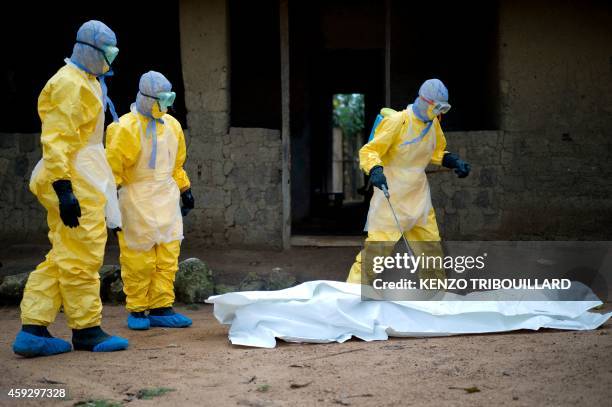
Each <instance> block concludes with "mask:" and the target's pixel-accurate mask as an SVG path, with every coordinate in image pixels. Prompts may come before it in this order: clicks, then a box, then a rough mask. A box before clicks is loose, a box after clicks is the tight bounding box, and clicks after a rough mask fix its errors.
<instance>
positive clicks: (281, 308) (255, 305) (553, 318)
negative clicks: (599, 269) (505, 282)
mask: <svg viewBox="0 0 612 407" xmlns="http://www.w3.org/2000/svg"><path fill="white" fill-rule="evenodd" d="M531 295H533V294H531ZM453 296H456V294H451V293H446V294H445V295H444V297H442V299H441V300H440V301H363V300H362V297H361V286H360V285H358V284H348V283H342V282H337V281H310V282H307V283H303V284H300V285H298V286H295V287H291V288H287V289H285V290H279V291H245V292H234V293H228V294H223V295H217V296H212V297H210V298H209V299H208V300H207V302H209V303H212V304H214V314H215V317H216V318H217V320H219V322H221V323H222V324H227V325H231V328H230V331H229V339H230V341H231V342H232V343H233V344H234V345H244V346H256V347H264V348H273V347H275V346H276V338H279V339H282V340H284V341H288V342H312V343H327V342H344V341H346V340H348V339H350V338H351V337H352V336H355V337H357V338H360V339H363V340H365V341H373V340H386V339H388V337H389V336H404V337H405V336H411V337H421V336H447V335H456V334H473V333H484V332H503V331H513V330H518V329H532V330H537V329H540V328H554V329H571V330H588V329H595V328H597V327H599V326H600V325H602V324H603V323H604V322H606V321H607V320H608V319H609V318H610V317H611V316H612V312H611V313H608V314H597V313H592V312H588V310H589V309H591V308H593V307H596V306H598V305H600V304H601V302H600V301H599V300H596V299H593V300H589V301H497V300H494V299H495V298H499V293H495V292H491V291H489V292H475V293H471V294H468V296H471V297H470V300H469V301H465V300H464V301H456V300H455V301H452V299H453ZM505 298H507V297H505ZM529 298H531V299H533V298H534V297H533V296H531V297H529ZM454 299H456V298H454Z"/></svg>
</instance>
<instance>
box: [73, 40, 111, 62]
mask: <svg viewBox="0 0 612 407" xmlns="http://www.w3.org/2000/svg"><path fill="white" fill-rule="evenodd" d="M77 43H78V44H83V45H87V46H88V47H92V48H93V49H95V50H97V51H99V52H100V53H101V54H102V55H103V56H104V60H105V61H106V64H107V65H108V67H109V68H110V66H111V65H112V63H113V61H114V60H115V58H117V54H119V48H117V47H115V46H113V45H104V46H103V47H102V48H100V47H96V46H95V45H93V44H90V43H88V42H84V41H78V40H77Z"/></svg>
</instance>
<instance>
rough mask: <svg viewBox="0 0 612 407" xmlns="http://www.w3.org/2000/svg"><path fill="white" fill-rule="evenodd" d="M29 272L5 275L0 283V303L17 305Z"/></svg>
mask: <svg viewBox="0 0 612 407" xmlns="http://www.w3.org/2000/svg"><path fill="white" fill-rule="evenodd" d="M29 275H30V272H29V271H28V272H25V273H20V274H14V275H12V276H5V277H4V279H3V281H2V284H0V305H18V304H19V303H20V302H21V297H22V296H23V289H24V288H25V285H26V282H27V281H28V276H29Z"/></svg>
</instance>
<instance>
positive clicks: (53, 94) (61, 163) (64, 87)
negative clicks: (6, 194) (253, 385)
mask: <svg viewBox="0 0 612 407" xmlns="http://www.w3.org/2000/svg"><path fill="white" fill-rule="evenodd" d="M38 113H39V115H40V119H41V121H42V133H41V142H42V146H43V159H42V160H41V161H40V162H39V163H38V164H37V165H36V167H35V168H34V171H33V173H32V178H31V180H30V190H31V191H32V192H33V193H34V195H36V197H37V198H38V200H39V201H40V203H41V204H42V205H43V206H44V207H45V209H46V210H47V223H48V225H49V234H48V236H49V241H50V242H51V244H52V246H53V247H52V249H51V251H50V252H49V253H48V254H47V256H46V259H45V261H44V262H42V263H41V264H39V265H38V267H36V270H35V271H33V272H32V273H31V274H30V276H29V278H28V282H27V284H26V287H25V291H24V295H23V300H22V302H21V319H22V323H23V324H24V325H43V326H47V325H49V324H50V323H52V322H53V321H54V319H55V316H56V314H57V312H58V310H59V308H60V306H62V305H63V307H64V312H65V314H66V318H67V319H68V326H69V327H70V328H72V329H83V328H89V327H94V326H99V325H100V322H101V312H102V303H101V301H100V279H99V275H98V270H99V268H100V266H101V265H102V261H103V257H104V246H105V244H106V222H105V212H106V216H108V221H109V224H110V225H112V226H113V227H117V226H121V218H120V214H119V210H118V204H117V200H116V193H117V192H116V189H115V184H114V181H113V176H112V172H111V170H110V168H109V166H108V163H107V161H106V157H105V154H104V147H103V145H102V137H103V130H104V111H103V108H102V89H101V86H100V83H99V82H98V80H97V79H96V77H95V76H93V75H90V74H88V73H86V72H84V71H83V70H81V69H79V68H77V67H76V66H74V65H72V64H71V63H70V62H68V63H67V65H66V66H64V67H63V68H61V69H60V70H59V71H58V72H57V73H56V74H55V75H54V76H53V77H52V78H51V79H50V80H49V81H48V82H47V84H46V85H45V87H44V89H43V91H42V93H41V94H40V96H39V98H38ZM57 180H70V181H71V182H72V189H73V191H74V195H75V196H76V197H77V198H78V200H79V204H80V207H81V217H80V218H79V223H80V226H78V227H76V228H69V227H66V226H64V224H63V223H62V221H61V219H60V214H59V207H58V198H57V195H56V193H55V191H54V189H53V186H52V183H53V182H54V181H57Z"/></svg>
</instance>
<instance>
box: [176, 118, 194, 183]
mask: <svg viewBox="0 0 612 407" xmlns="http://www.w3.org/2000/svg"><path fill="white" fill-rule="evenodd" d="M172 124H173V128H174V133H175V134H176V137H177V138H178V150H177V152H176V161H175V163H174V173H173V174H172V177H173V178H174V181H176V185H178V187H179V190H180V191H181V192H184V191H185V190H187V189H189V188H191V182H190V181H189V177H188V176H187V172H186V171H185V169H184V168H183V165H184V164H185V160H186V159H187V146H186V144H185V134H184V133H183V129H182V128H181V125H180V123H179V122H178V121H176V120H173V123H172Z"/></svg>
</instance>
